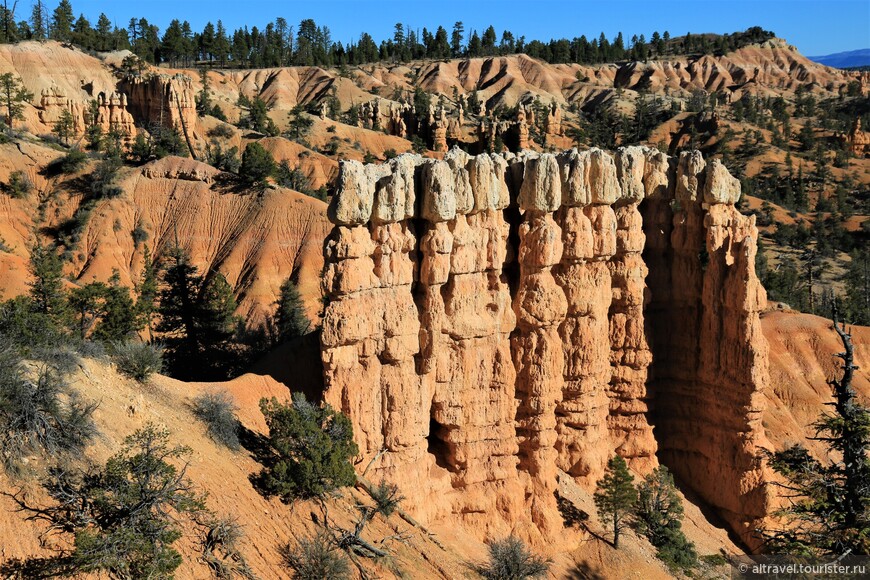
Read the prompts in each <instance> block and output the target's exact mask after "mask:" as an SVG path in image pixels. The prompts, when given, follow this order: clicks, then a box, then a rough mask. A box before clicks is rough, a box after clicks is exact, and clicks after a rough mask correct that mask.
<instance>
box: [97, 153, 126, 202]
mask: <svg viewBox="0 0 870 580" xmlns="http://www.w3.org/2000/svg"><path fill="white" fill-rule="evenodd" d="M120 168H121V161H120V160H119V159H113V158H109V159H104V160H103V161H100V162H99V163H98V164H97V166H96V167H95V168H94V171H93V173H91V193H92V194H93V197H94V199H111V198H113V197H118V196H119V195H121V194H122V193H123V192H124V190H123V189H121V187H120V186H118V185H117V184H116V183H115V180H116V179H117V177H118V170H119V169H120Z"/></svg>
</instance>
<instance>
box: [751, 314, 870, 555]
mask: <svg viewBox="0 0 870 580" xmlns="http://www.w3.org/2000/svg"><path fill="white" fill-rule="evenodd" d="M832 318H833V322H834V330H835V331H836V332H837V335H838V336H839V337H840V340H841V341H842V343H843V350H844V352H841V353H838V354H837V355H836V356H837V357H839V358H840V359H842V360H843V366H842V367H841V368H842V371H843V375H842V377H840V378H839V379H831V380H830V381H828V384H829V385H830V386H831V387H832V390H833V395H834V402H833V403H831V406H832V407H833V409H834V413H832V414H829V413H824V414H822V415H821V416H820V417H819V419H818V420H816V422H815V423H814V424H813V427H814V428H815V430H816V436H815V437H814V438H813V439H814V440H816V441H822V442H824V443H825V445H826V446H827V448H828V451H829V453H828V456H829V457H833V459H832V460H830V461H829V462H828V461H826V462H825V463H822V462H821V461H819V460H818V459H816V458H814V457H812V456H811V455H810V454H809V452H808V451H807V450H806V448H805V447H803V446H802V445H800V444H796V445H793V446H792V447H789V448H788V449H786V450H784V451H779V452H776V453H773V454H769V455H768V459H769V460H770V465H771V467H773V469H774V470H775V471H776V472H777V473H778V474H780V475H782V476H783V477H784V478H785V479H786V482H785V483H782V484H777V485H778V487H780V488H782V489H784V490H785V496H786V499H787V500H788V504H787V505H786V507H785V508H783V509H782V510H781V512H780V513H779V515H780V516H781V517H782V518H783V519H784V520H785V522H786V524H785V525H784V526H783V527H781V528H774V529H768V530H766V531H765V532H764V534H763V535H764V537H765V538H766V540H767V543H768V547H769V549H770V550H771V551H772V552H774V553H789V554H796V555H802V556H823V557H831V556H841V555H845V554H851V555H856V556H858V555H864V556H866V555H868V554H870V459H868V452H870V410H868V409H867V408H866V407H864V406H863V405H861V404H860V403H859V402H858V401H857V399H856V393H855V389H854V387H852V379H853V376H854V372H855V369H857V368H858V367H857V366H856V365H855V359H854V347H853V345H852V335H851V334H850V333H848V332H847V331H846V329H845V326H844V325H843V324H842V323H841V322H840V321H839V313H838V311H837V307H836V304H835V306H834V311H833V316H832Z"/></svg>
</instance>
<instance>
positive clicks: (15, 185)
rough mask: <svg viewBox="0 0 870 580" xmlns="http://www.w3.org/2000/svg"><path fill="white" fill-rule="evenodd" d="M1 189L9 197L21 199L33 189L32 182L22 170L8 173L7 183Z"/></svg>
mask: <svg viewBox="0 0 870 580" xmlns="http://www.w3.org/2000/svg"><path fill="white" fill-rule="evenodd" d="M3 189H4V190H5V191H6V193H8V194H9V196H10V197H14V198H16V199H21V198H22V197H27V194H28V193H30V192H31V191H33V182H32V181H31V180H30V177H28V176H27V174H26V173H24V172H23V171H13V172H12V173H10V174H9V183H7V184H6V187H4V188H3Z"/></svg>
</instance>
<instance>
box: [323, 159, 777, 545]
mask: <svg viewBox="0 0 870 580" xmlns="http://www.w3.org/2000/svg"><path fill="white" fill-rule="evenodd" d="M739 193H740V191H739V182H738V181H737V180H736V179H734V178H733V177H731V176H730V175H729V174H728V172H727V170H725V168H724V167H723V166H722V165H721V164H720V163H719V162H718V161H713V162H712V163H705V162H704V160H703V159H702V158H701V156H700V154H698V153H697V152H692V153H684V154H682V155H681V157H680V158H679V159H669V158H668V157H667V156H666V155H664V154H663V153H661V152H658V151H656V150H651V149H647V148H642V147H627V148H622V149H620V150H619V151H617V152H616V154H615V155H611V154H610V153H607V152H605V151H601V150H598V149H592V150H589V151H583V152H578V151H576V150H571V151H567V152H564V153H561V154H558V155H554V154H549V153H544V154H537V153H532V152H527V151H524V152H522V153H521V154H519V155H512V154H505V155H485V154H484V155H478V156H469V155H468V154H466V153H464V152H461V151H459V150H455V149H454V150H452V151H450V152H449V153H447V155H446V156H445V157H444V159H443V160H433V159H424V158H422V157H420V156H417V155H402V156H399V157H397V158H395V159H392V160H391V161H390V162H389V163H388V164H384V165H363V164H361V163H358V162H354V161H347V162H342V165H341V168H340V173H339V178H338V184H337V191H336V194H335V196H334V197H333V199H332V203H331V205H330V207H329V218H330V220H331V221H332V222H333V224H335V227H334V229H333V231H332V234H331V235H330V236H329V238H328V240H327V242H326V247H325V273H324V282H323V284H324V293H325V295H326V297H327V306H326V309H325V314H324V318H323V331H322V336H321V342H322V358H323V363H324V378H325V386H326V391H325V398H326V400H327V401H328V402H329V403H331V404H332V405H334V406H335V407H337V408H339V409H341V410H342V411H343V412H344V413H346V414H347V415H348V416H349V417H350V418H351V421H352V422H353V425H354V432H355V436H356V439H357V442H358V443H359V445H360V450H361V453H362V456H363V458H362V459H363V465H369V463H370V462H371V465H370V467H369V469H370V471H371V472H373V473H375V474H376V475H375V477H386V478H387V479H390V480H393V481H395V482H397V483H399V484H400V485H401V486H403V487H408V489H411V488H413V490H414V493H413V494H410V493H409V494H408V495H409V496H410V497H411V500H410V501H411V503H412V505H411V506H410V507H411V509H413V510H414V511H415V512H416V514H417V515H418V516H419V517H420V518H421V519H424V520H431V519H437V518H440V517H444V516H447V515H449V514H453V515H454V516H459V517H460V518H461V519H462V520H464V521H465V522H466V523H468V524H471V525H473V526H474V527H475V529H479V530H481V531H482V532H483V533H490V534H496V533H504V532H505V531H517V530H523V531H522V533H524V534H525V535H526V536H527V537H530V538H532V539H536V538H537V539H541V540H546V539H547V538H552V537H555V535H556V534H557V533H558V532H559V531H560V530H561V526H562V523H561V522H562V520H561V518H560V516H559V513H558V510H557V508H556V497H555V496H556V491H557V489H558V485H557V483H558V477H559V474H560V471H561V472H565V473H567V474H568V475H569V476H571V477H573V478H574V479H575V480H576V481H578V482H579V483H580V484H581V485H584V486H585V487H587V488H589V489H591V488H593V487H594V486H595V483H596V481H597V480H598V479H599V478H600V477H601V475H602V474H603V472H604V467H605V465H606V463H607V461H608V459H609V458H610V457H611V456H612V455H613V454H614V453H616V454H619V455H621V456H623V457H624V458H626V460H627V461H628V462H629V464H630V466H631V467H632V469H634V470H635V471H636V472H637V473H639V474H644V473H647V472H649V471H650V470H652V469H653V468H654V467H655V466H656V465H658V462H659V461H663V462H664V463H666V464H668V465H669V466H670V467H671V468H672V470H673V471H674V472H675V473H677V475H678V476H679V477H680V478H681V479H683V480H684V482H685V483H686V484H688V485H689V486H690V487H692V488H693V489H695V491H697V492H698V493H699V494H700V495H701V496H702V497H703V498H704V499H705V500H706V501H707V502H709V503H710V504H711V505H713V506H714V507H716V508H717V509H718V510H719V511H720V512H721V513H723V515H724V516H725V517H726V518H727V519H728V521H729V522H730V523H731V524H732V526H733V527H734V529H735V530H737V531H738V532H740V533H745V532H748V531H751V529H752V526H753V525H754V523H755V522H756V520H757V518H759V517H762V516H763V515H764V513H765V510H766V497H765V496H764V493H763V489H764V488H763V481H764V473H763V471H762V470H761V466H760V464H759V463H758V461H757V460H755V459H754V458H755V457H756V456H757V448H758V447H759V446H762V445H764V443H765V439H764V434H763V429H762V427H761V424H760V419H759V417H760V414H759V413H760V408H759V404H760V403H759V401H760V397H759V394H760V393H761V392H762V390H763V389H764V388H765V386H766V383H767V366H766V365H767V361H766V343H765V341H764V338H763V336H762V335H761V333H760V323H759V316H758V312H759V310H760V308H761V307H762V306H763V304H764V302H765V296H764V291H763V289H762V287H761V286H760V284H759V283H758V280H757V279H756V277H755V273H754V268H753V265H754V253H755V240H756V236H757V232H756V230H755V224H754V221H753V219H751V218H747V217H744V216H742V215H740V214H739V213H738V212H737V210H736V209H735V207H734V203H735V202H736V201H737V199H738V197H739Z"/></svg>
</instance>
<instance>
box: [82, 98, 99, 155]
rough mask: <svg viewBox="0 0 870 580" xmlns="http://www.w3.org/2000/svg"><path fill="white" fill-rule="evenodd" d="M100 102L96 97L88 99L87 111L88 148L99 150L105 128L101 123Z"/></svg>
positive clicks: (86, 134)
mask: <svg viewBox="0 0 870 580" xmlns="http://www.w3.org/2000/svg"><path fill="white" fill-rule="evenodd" d="M99 119H100V103H99V102H98V101H97V100H96V99H91V100H90V101H88V109H87V111H86V112H85V140H87V143H88V149H92V150H94V151H99V149H100V145H101V144H102V141H103V128H102V127H101V126H100V124H99Z"/></svg>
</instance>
